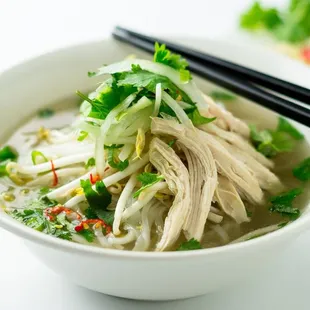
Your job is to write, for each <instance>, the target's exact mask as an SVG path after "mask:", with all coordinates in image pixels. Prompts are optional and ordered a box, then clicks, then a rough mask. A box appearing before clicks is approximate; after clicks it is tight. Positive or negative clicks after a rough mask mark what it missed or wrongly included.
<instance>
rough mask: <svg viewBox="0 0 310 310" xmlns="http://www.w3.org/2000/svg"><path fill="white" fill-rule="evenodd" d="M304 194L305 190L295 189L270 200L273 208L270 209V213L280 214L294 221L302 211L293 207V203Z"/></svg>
mask: <svg viewBox="0 0 310 310" xmlns="http://www.w3.org/2000/svg"><path fill="white" fill-rule="evenodd" d="M302 192H303V190H302V189H301V188H294V189H292V190H290V191H288V192H285V193H282V194H281V195H278V196H274V197H272V198H271V199H270V203H271V206H270V207H269V211H270V212H277V213H280V214H281V215H283V216H287V217H289V218H290V219H292V220H294V219H296V218H298V217H299V215H300V210H299V209H297V208H294V207H293V201H294V199H295V198H296V197H297V196H299V195H300V194H301V193H302Z"/></svg>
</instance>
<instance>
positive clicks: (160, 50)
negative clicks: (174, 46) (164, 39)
mask: <svg viewBox="0 0 310 310" xmlns="http://www.w3.org/2000/svg"><path fill="white" fill-rule="evenodd" d="M154 62H159V63H162V64H164V65H167V66H169V67H171V68H173V69H176V70H178V71H179V72H180V80H181V81H182V82H188V81H189V80H191V78H192V77H191V74H190V72H189V71H188V70H187V67H188V62H187V61H186V59H184V58H182V57H181V55H178V54H174V53H171V51H169V50H168V49H167V48H166V45H165V44H162V45H159V44H158V42H156V43H155V53H154Z"/></svg>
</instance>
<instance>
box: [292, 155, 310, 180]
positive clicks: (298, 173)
mask: <svg viewBox="0 0 310 310" xmlns="http://www.w3.org/2000/svg"><path fill="white" fill-rule="evenodd" d="M293 175H294V176H295V177H296V178H297V179H298V180H300V181H309V180H310V157H308V158H306V159H305V160H303V161H302V162H301V163H299V164H298V165H297V166H296V167H295V168H294V169H293Z"/></svg>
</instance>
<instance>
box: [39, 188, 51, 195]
mask: <svg viewBox="0 0 310 310" xmlns="http://www.w3.org/2000/svg"><path fill="white" fill-rule="evenodd" d="M50 191H51V189H50V188H48V187H41V188H40V191H39V195H40V196H45V195H46V194H48V193H49V192H50Z"/></svg>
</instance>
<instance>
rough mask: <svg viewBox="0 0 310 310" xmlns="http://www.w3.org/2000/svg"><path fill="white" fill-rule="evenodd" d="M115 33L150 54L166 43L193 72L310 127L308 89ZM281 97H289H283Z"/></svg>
mask: <svg viewBox="0 0 310 310" xmlns="http://www.w3.org/2000/svg"><path fill="white" fill-rule="evenodd" d="M112 34H113V36H114V37H115V38H116V39H118V40H121V41H124V42H126V43H129V44H131V45H133V46H136V47H138V48H141V49H142V50H145V51H147V52H150V53H153V52H154V44H155V42H159V43H164V44H166V46H167V48H168V49H170V50H171V51H173V52H175V53H178V54H181V55H182V56H183V57H185V58H186V59H187V61H188V63H189V69H190V70H191V71H192V72H194V73H196V74H197V75H199V76H202V77H204V78H206V79H207V80H210V81H212V82H214V83H215V84H218V85H220V86H222V87H224V88H226V89H229V90H230V91H232V92H234V93H236V94H238V95H241V96H242V97H245V98H248V99H250V100H252V101H254V102H256V103H258V104H260V105H262V106H264V107H266V108H269V109H271V110H273V111H275V112H277V113H279V114H282V115H284V116H286V117H289V118H291V119H293V120H295V121H297V122H299V123H302V124H304V125H306V126H310V109H309V108H308V106H309V107H310V90H309V89H307V88H304V87H302V86H299V85H295V84H293V83H290V82H287V81H284V80H281V79H278V78H276V77H272V76H270V75H267V74H264V73H262V72H258V71H255V70H252V69H250V68H246V67H243V66H241V65H238V64H235V63H233V62H230V61H226V60H223V59H221V58H218V57H214V56H211V55H209V54H205V53H202V52H199V51H196V50H192V49H190V48H188V47H185V46H182V45H178V44H175V43H171V42H168V41H166V40H162V39H159V38H154V37H150V36H146V35H143V34H140V33H136V32H133V31H130V30H127V29H125V28H122V27H116V28H115V29H114V31H113V33H112ZM277 93H278V94H280V96H279V95H278V94H277ZM281 95H284V96H285V97H286V98H285V99H284V98H282V97H281ZM289 99H292V100H297V101H301V102H303V103H304V105H308V106H306V107H305V106H302V105H299V104H296V103H294V102H292V101H290V100H289Z"/></svg>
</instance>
